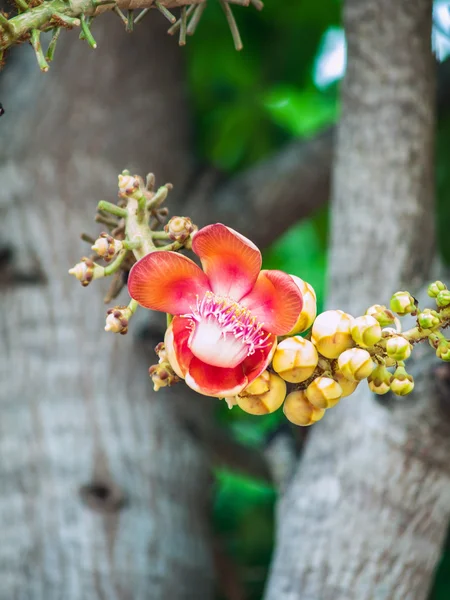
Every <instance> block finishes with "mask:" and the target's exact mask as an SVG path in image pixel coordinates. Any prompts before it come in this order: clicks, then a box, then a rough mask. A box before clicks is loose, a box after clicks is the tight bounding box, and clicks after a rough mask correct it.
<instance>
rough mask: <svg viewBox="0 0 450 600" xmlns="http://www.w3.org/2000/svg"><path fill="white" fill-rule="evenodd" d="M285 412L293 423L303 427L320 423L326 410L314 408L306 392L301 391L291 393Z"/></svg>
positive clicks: (287, 397)
mask: <svg viewBox="0 0 450 600" xmlns="http://www.w3.org/2000/svg"><path fill="white" fill-rule="evenodd" d="M283 412H284V414H285V415H286V418H287V419H289V421H290V422H291V423H294V425H301V426H303V427H306V426H308V425H312V424H313V423H316V422H317V421H320V419H321V418H322V417H323V415H324V414H325V410H323V409H322V408H317V407H315V406H313V405H312V404H311V402H309V400H308V399H307V397H306V395H305V392H302V391H300V390H299V391H296V392H291V393H290V394H288V395H287V396H286V400H285V401H284V406H283Z"/></svg>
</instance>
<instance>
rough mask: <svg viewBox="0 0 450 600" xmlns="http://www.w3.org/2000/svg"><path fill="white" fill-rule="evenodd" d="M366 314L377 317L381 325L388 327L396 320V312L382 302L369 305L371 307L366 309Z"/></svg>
mask: <svg viewBox="0 0 450 600" xmlns="http://www.w3.org/2000/svg"><path fill="white" fill-rule="evenodd" d="M366 315H369V316H370V317H373V318H374V319H376V320H377V321H378V323H379V324H380V325H381V327H386V326H387V325H390V324H391V323H393V322H394V320H395V315H394V313H393V312H392V311H391V310H389V309H388V308H386V307H385V306H382V305H381V304H374V305H373V306H369V308H368V309H367V310H366Z"/></svg>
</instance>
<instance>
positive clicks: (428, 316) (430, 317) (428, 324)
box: [417, 308, 441, 329]
mask: <svg viewBox="0 0 450 600" xmlns="http://www.w3.org/2000/svg"><path fill="white" fill-rule="evenodd" d="M417 322H418V323H419V327H421V328H422V329H432V328H433V327H437V326H438V325H439V324H440V322H441V320H440V318H439V313H437V312H436V311H435V310H431V308H425V310H423V311H422V312H421V313H420V314H419V316H418V317H417Z"/></svg>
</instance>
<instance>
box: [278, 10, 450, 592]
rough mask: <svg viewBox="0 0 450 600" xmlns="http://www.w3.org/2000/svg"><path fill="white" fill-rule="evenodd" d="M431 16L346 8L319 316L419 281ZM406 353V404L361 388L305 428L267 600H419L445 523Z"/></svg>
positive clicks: (443, 441)
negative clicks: (326, 269)
mask: <svg viewBox="0 0 450 600" xmlns="http://www.w3.org/2000/svg"><path fill="white" fill-rule="evenodd" d="M431 13H432V0H399V1H398V2H392V1H391V0H370V1H369V0H364V1H361V0H347V2H346V3H345V9H344V21H345V28H346V32H347V40H348V69H347V74H346V77H345V81H344V83H343V88H342V119H341V122H340V125H339V129H338V136H337V157H336V163H335V168H334V193H333V210H332V236H331V238H332V239H331V252H330V260H331V273H330V275H331V290H330V299H329V307H330V308H341V309H344V310H348V311H349V312H351V313H352V314H354V316H357V315H359V314H363V313H364V311H365V309H366V308H367V307H368V306H369V305H371V304H375V303H386V302H388V300H389V298H390V296H391V294H392V293H393V292H394V291H396V290H398V289H402V288H403V286H407V289H411V291H413V292H414V291H416V290H417V287H418V285H419V284H420V283H423V281H424V280H426V279H427V277H428V276H429V267H430V263H431V259H432V256H433V251H434V232H433V221H434V215H435V213H434V176H433V143H434V137H433V136H434V78H435V77H434V76H435V66H434V61H433V57H432V53H431V48H430V33H431ZM414 354H415V355H416V356H417V359H418V360H420V361H421V362H420V367H421V368H420V372H417V373H416V375H417V377H416V390H415V393H414V394H413V396H412V397H408V398H407V399H405V400H403V401H398V400H397V401H396V400H393V399H391V400H390V402H386V400H385V397H383V399H382V400H384V401H383V402H377V401H376V400H375V398H374V397H373V396H372V395H371V394H370V393H369V392H368V389H367V386H366V384H365V383H362V384H361V385H360V387H359V389H358V393H357V394H355V395H354V396H351V397H350V398H346V399H344V400H342V402H341V404H340V406H339V407H337V408H336V409H333V410H331V411H329V412H328V413H327V414H326V416H325V418H324V419H323V421H322V422H320V423H319V424H317V425H316V426H314V428H313V430H312V431H311V434H310V438H309V441H308V443H307V448H306V451H305V453H304V456H303V458H302V461H301V464H300V465H299V466H298V469H297V472H296V473H295V476H294V478H293V481H292V483H291V486H290V488H289V489H288V492H287V493H286V495H285V496H284V497H283V498H282V500H281V502H280V504H279V508H278V535H277V546H276V552H275V556H274V560H273V566H272V570H271V576H270V579H269V583H268V588H267V593H266V598H267V600H319V599H320V600H353V599H354V600H374V599H375V598H376V599H377V600H388V599H389V600H424V599H425V598H427V595H428V592H429V589H430V584H431V582H432V577H433V572H434V569H435V566H436V562H437V560H438V559H439V555H440V549H441V545H442V542H443V540H444V536H445V533H446V528H447V523H448V521H449V517H450V466H449V462H448V456H449V453H450V427H449V425H448V423H447V422H446V420H445V418H444V416H443V414H442V411H441V409H440V403H439V397H438V394H437V390H436V389H435V386H434V384H433V381H434V379H433V375H432V373H431V366H430V360H429V358H430V357H431V356H432V354H433V352H432V351H431V350H430V348H429V347H428V346H427V345H424V346H423V347H422V346H421V347H419V348H417V347H416V348H415V349H414ZM431 362H432V361H431ZM408 366H409V363H408Z"/></svg>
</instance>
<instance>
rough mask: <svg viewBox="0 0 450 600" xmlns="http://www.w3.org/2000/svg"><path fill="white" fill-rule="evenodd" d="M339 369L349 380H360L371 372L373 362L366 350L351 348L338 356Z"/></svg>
mask: <svg viewBox="0 0 450 600" xmlns="http://www.w3.org/2000/svg"><path fill="white" fill-rule="evenodd" d="M338 365H339V369H340V370H341V372H342V374H343V375H344V377H346V378H347V379H349V380H350V381H361V380H362V379H365V378H366V377H369V375H370V374H371V373H372V371H373V369H374V364H373V362H372V358H371V356H370V354H369V353H368V352H367V350H362V349H361V348H352V349H351V350H346V351H345V352H343V353H342V354H341V355H340V356H339V358H338Z"/></svg>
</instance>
